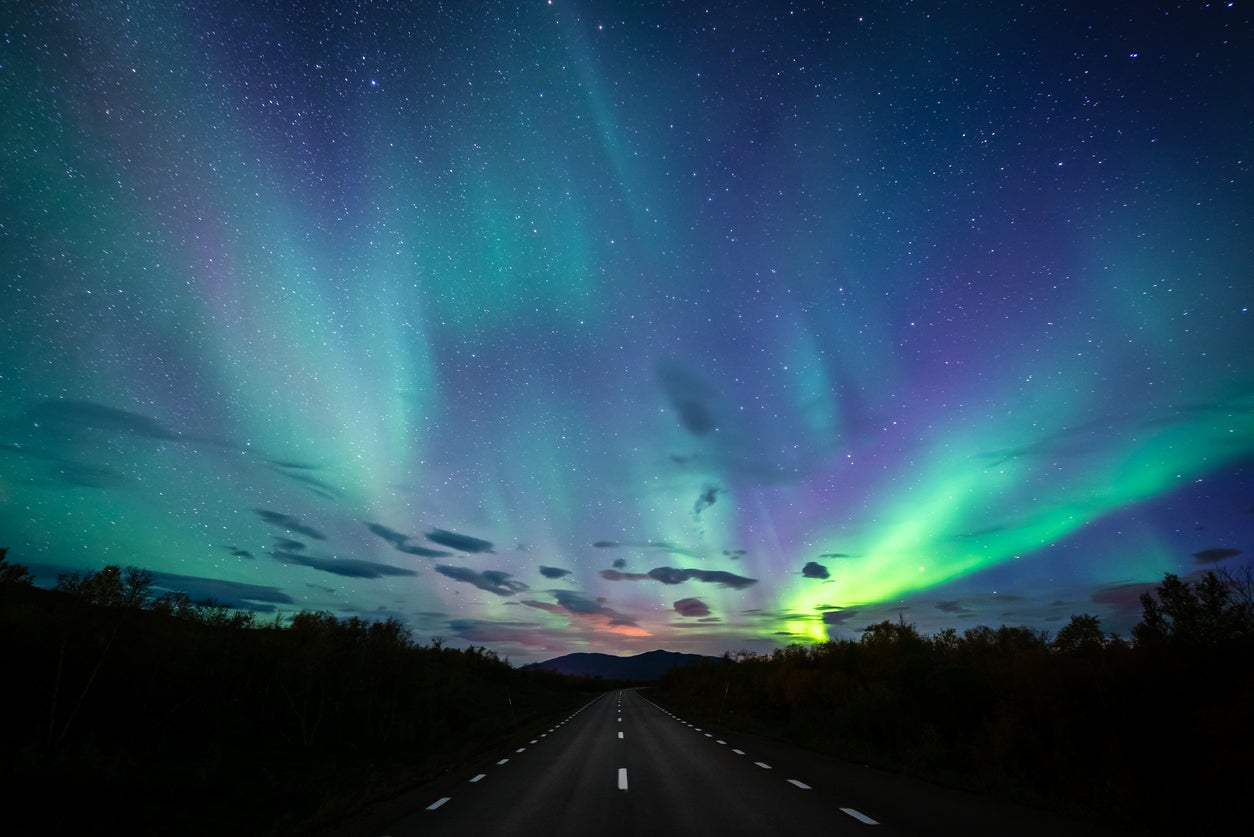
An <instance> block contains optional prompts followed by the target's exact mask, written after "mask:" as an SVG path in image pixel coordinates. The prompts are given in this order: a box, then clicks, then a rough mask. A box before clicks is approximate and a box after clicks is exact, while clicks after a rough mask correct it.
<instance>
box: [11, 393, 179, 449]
mask: <svg viewBox="0 0 1254 837" xmlns="http://www.w3.org/2000/svg"><path fill="white" fill-rule="evenodd" d="M26 416H27V418H28V419H29V420H30V421H31V422H32V423H34V424H38V425H41V426H48V425H51V426H54V427H60V428H62V429H71V428H75V427H78V428H86V429H90V430H99V431H103V432H106V433H114V434H118V435H123V436H143V437H145V438H148V439H160V440H162V441H170V442H177V441H182V440H183V438H184V437H183V436H182V435H181V434H178V433H174V432H173V431H171V430H168V429H166V428H165V427H163V426H162V425H161V424H160V423H159V422H157V421H154V420H153V419H150V418H148V417H147V416H142V415H140V414H139V413H132V412H130V411H129V410H119V409H117V408H116V407H106V406H105V405H103V404H96V403H94V402H91V401H60V400H51V401H44V402H43V403H41V404H39V405H38V406H36V407H32V408H31V409H30V410H28V411H27V412H26Z"/></svg>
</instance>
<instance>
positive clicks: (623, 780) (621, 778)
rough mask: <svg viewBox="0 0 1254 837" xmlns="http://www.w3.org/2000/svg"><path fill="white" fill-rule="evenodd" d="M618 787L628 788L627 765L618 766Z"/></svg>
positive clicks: (620, 788)
mask: <svg viewBox="0 0 1254 837" xmlns="http://www.w3.org/2000/svg"><path fill="white" fill-rule="evenodd" d="M618 789H619V790H621V791H625V790H627V768H625V767H620V768H618Z"/></svg>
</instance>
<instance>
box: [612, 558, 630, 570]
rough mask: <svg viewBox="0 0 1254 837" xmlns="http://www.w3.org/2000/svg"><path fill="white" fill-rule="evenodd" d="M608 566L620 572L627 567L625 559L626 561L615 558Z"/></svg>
mask: <svg viewBox="0 0 1254 837" xmlns="http://www.w3.org/2000/svg"><path fill="white" fill-rule="evenodd" d="M610 566H611V567H613V568H614V569H616V570H621V569H622V568H623V567H625V566H627V559H626V558H615V559H614V561H613V563H611V564H610Z"/></svg>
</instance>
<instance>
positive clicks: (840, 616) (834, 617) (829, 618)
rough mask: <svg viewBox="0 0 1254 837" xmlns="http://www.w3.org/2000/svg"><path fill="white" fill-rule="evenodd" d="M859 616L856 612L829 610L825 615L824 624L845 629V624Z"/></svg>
mask: <svg viewBox="0 0 1254 837" xmlns="http://www.w3.org/2000/svg"><path fill="white" fill-rule="evenodd" d="M857 615H858V611H856V610H829V611H827V612H826V613H824V614H823V624H824V625H840V626H841V627H845V623H846V622H847V621H849V620H850V619H852V618H853V617H855V616H857Z"/></svg>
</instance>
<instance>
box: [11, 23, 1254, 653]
mask: <svg viewBox="0 0 1254 837" xmlns="http://www.w3.org/2000/svg"><path fill="white" fill-rule="evenodd" d="M449 5H453V6H456V5H457V4H449ZM1044 5H1045V4H1042V6H1044ZM198 6H203V7H206V8H198ZM465 6H466V8H464V9H462V10H460V11H456V10H453V9H449V8H436V7H434V6H433V5H432V4H425V3H420V4H414V9H413V10H409V11H397V10H394V9H388V8H387V7H386V6H385V5H384V4H379V5H378V6H376V5H373V4H355V5H353V6H352V7H351V9H350V8H348V7H345V8H339V7H338V6H337V5H336V4H286V3H222V4H217V3H213V4H187V5H186V6H185V5H182V4H170V3H156V2H151V3H143V2H141V3H131V4H125V5H123V4H113V3H108V2H105V3H98V4H97V3H93V4H82V5H75V4H63V3H37V4H28V3H12V4H7V5H6V6H5V10H4V11H3V12H0V22H2V23H3V31H4V42H3V45H2V52H0V56H2V65H3V79H4V83H3V87H2V88H0V95H2V97H3V98H2V100H0V110H3V112H4V113H5V114H6V115H5V117H4V118H3V120H2V123H3V127H2V128H0V132H2V133H0V136H2V140H0V143H2V150H3V156H2V157H0V166H2V167H3V168H2V169H0V174H2V178H3V180H2V182H3V193H2V197H0V200H2V201H3V221H2V225H0V243H2V247H3V249H2V250H0V254H2V255H0V259H2V262H0V264H2V265H3V274H2V275H0V282H2V283H3V295H4V304H3V307H2V308H0V323H2V324H3V333H2V336H0V545H8V546H9V547H10V548H11V550H12V553H11V555H12V557H13V558H15V559H16V560H19V561H22V562H24V563H27V564H28V565H30V566H31V567H32V568H33V569H34V570H35V571H36V573H37V575H38V578H39V581H40V583H43V584H48V585H50V584H53V583H55V577H56V574H57V573H59V572H67V571H71V570H76V569H84V568H97V567H100V566H103V565H104V564H108V563H117V564H134V565H139V566H143V567H147V568H149V569H152V570H153V571H154V572H156V573H157V574H158V579H159V584H160V585H162V586H163V587H165V588H170V589H182V590H186V591H188V592H190V593H191V594H192V595H193V596H194V597H201V596H212V597H214V598H216V599H218V600H220V601H226V602H229V603H231V604H234V605H237V606H242V607H252V608H255V609H257V610H260V611H262V612H268V613H269V612H276V611H277V612H279V613H291V612H294V611H295V610H298V609H302V608H307V609H327V610H330V611H332V612H334V613H336V614H339V615H361V616H365V617H367V618H382V617H385V616H389V615H394V616H397V617H399V618H401V619H403V620H404V621H405V622H407V623H408V624H409V625H410V626H411V627H412V628H413V629H414V630H415V633H416V635H417V636H418V637H419V638H422V637H424V636H427V635H442V636H445V637H447V638H448V639H449V640H450V641H451V642H455V643H473V644H487V645H489V646H491V647H493V648H496V649H498V650H500V651H501V652H503V653H505V654H508V655H509V656H510V658H511V659H513V660H515V661H518V662H525V661H528V660H532V659H540V658H544V657H547V656H553V655H554V654H556V653H563V652H567V651H573V650H600V651H609V652H623V653H626V652H632V651H640V650H647V649H650V648H654V647H662V646H665V647H669V648H673V649H677V650H700V651H706V652H711V653H720V652H722V651H723V650H725V649H733V650H734V649H738V648H754V649H766V648H770V647H774V646H776V645H778V644H780V643H786V642H790V641H798V640H800V641H809V640H814V639H822V638H825V637H827V636H842V635H844V636H847V635H851V632H856V631H857V630H858V629H860V628H861V627H863V626H865V625H866V624H868V623H869V622H872V621H878V620H880V619H884V618H896V617H897V616H898V615H899V614H900V615H903V616H905V618H907V619H909V620H911V621H914V622H916V623H917V624H918V625H919V626H920V627H921V628H923V629H938V628H941V627H947V626H957V627H962V626H964V625H970V624H975V623H977V622H983V623H986V624H1001V623H1003V622H1007V623H1011V624H1031V625H1035V626H1038V627H1046V628H1049V627H1056V626H1058V625H1059V624H1060V623H1061V621H1065V620H1066V619H1067V618H1069V616H1070V615H1071V614H1073V613H1080V612H1093V613H1098V614H1100V615H1102V616H1103V618H1104V619H1105V620H1106V625H1107V627H1108V628H1110V629H1114V630H1126V628H1127V626H1128V625H1129V624H1130V621H1131V620H1133V619H1134V618H1135V612H1134V606H1135V595H1136V593H1138V592H1139V591H1140V590H1141V589H1143V586H1144V585H1145V584H1148V583H1151V582H1153V581H1155V580H1158V579H1159V578H1161V576H1162V574H1163V573H1164V572H1167V571H1171V572H1178V573H1185V574H1187V573H1189V572H1193V571H1195V570H1197V569H1198V568H1200V567H1201V566H1202V563H1201V562H1200V561H1199V559H1198V558H1196V557H1194V556H1195V553H1201V554H1202V556H1203V557H1205V558H1216V556H1223V557H1222V558H1221V560H1223V561H1238V562H1239V561H1241V560H1245V557H1248V556H1246V555H1244V553H1243V552H1242V551H1243V550H1248V549H1250V547H1251V540H1252V538H1251V536H1252V534H1254V515H1251V511H1252V510H1254V472H1252V470H1251V464H1252V463H1254V364H1252V363H1251V362H1250V358H1251V354H1252V351H1254V320H1252V319H1251V314H1250V312H1249V308H1250V305H1251V297H1252V296H1254V281H1251V268H1252V267H1254V258H1252V255H1254V246H1252V245H1254V240H1252V237H1251V236H1252V233H1251V227H1250V219H1251V209H1252V208H1254V200H1252V198H1254V191H1252V189H1251V149H1254V128H1252V126H1254V95H1252V94H1251V92H1250V88H1249V84H1248V79H1249V78H1251V77H1254V72H1252V71H1254V68H1252V67H1251V60H1252V58H1251V57H1252V56H1254V42H1252V41H1254V38H1252V37H1251V31H1252V30H1251V22H1250V18H1249V10H1248V5H1247V4H1244V3H1233V4H1228V5H1227V6H1226V7H1223V8H1193V9H1189V10H1181V11H1178V12H1176V13H1175V15H1174V17H1172V18H1171V19H1169V20H1165V19H1163V18H1162V16H1161V15H1160V14H1159V13H1157V12H1154V11H1152V10H1150V9H1149V8H1148V7H1147V8H1145V9H1143V10H1142V9H1140V8H1139V7H1136V8H1133V9H1131V10H1129V9H1124V10H1123V11H1122V12H1120V13H1119V14H1117V15H1116V14H1115V13H1114V12H1109V11H1100V10H1099V11H1092V10H1082V11H1071V12H1068V13H1065V14H1055V13H1054V12H1053V11H1050V10H1049V9H1047V8H1040V9H1033V8H1028V9H1014V10H1011V9H1009V8H1008V7H1006V6H1005V5H1004V4H999V3H985V4H979V3H975V4H966V5H964V6H960V5H955V4H928V3H915V4H903V5H900V6H896V5H894V6H893V7H892V8H889V7H887V6H886V4H871V5H870V6H869V7H868V8H866V9H862V10H858V8H857V7H856V6H854V5H852V4H843V3H835V4H829V5H828V6H827V7H820V8H811V7H802V6H797V7H796V8H787V7H786V5H785V4H767V3H759V4H753V3H726V4H725V3H717V4H709V8H708V9H707V8H703V7H700V6H694V5H693V4H679V3H669V2H657V3H643V4H621V3H574V2H562V0H555V2H552V3H544V2H528V3H517V4H507V3H482V4H465ZM968 7H970V8H968ZM976 7H980V8H976ZM1207 550H1210V551H1209V552H1208V551H1207ZM811 564H813V566H811ZM803 569H804V572H803Z"/></svg>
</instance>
